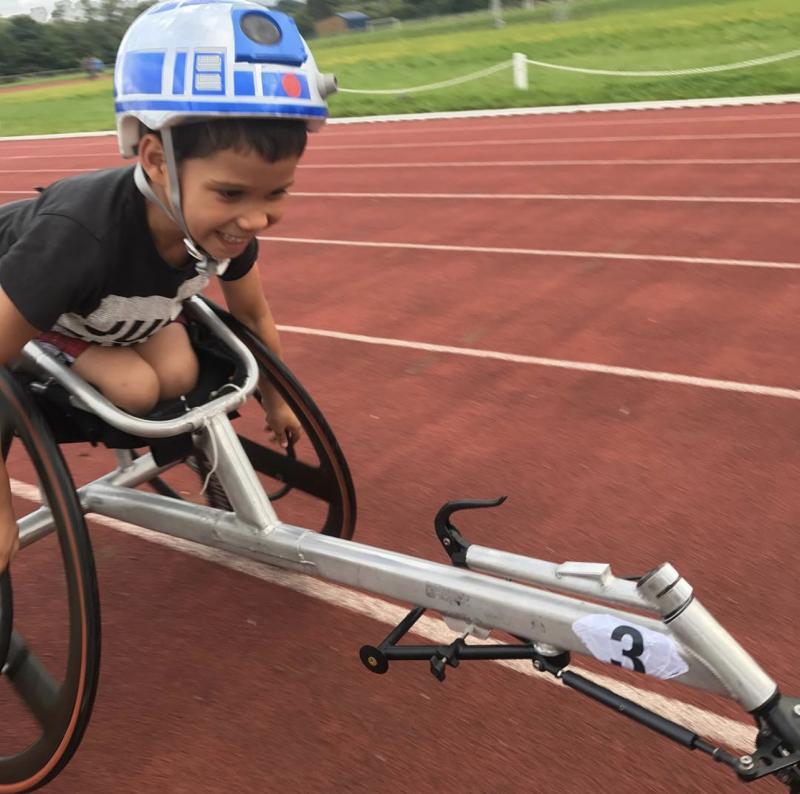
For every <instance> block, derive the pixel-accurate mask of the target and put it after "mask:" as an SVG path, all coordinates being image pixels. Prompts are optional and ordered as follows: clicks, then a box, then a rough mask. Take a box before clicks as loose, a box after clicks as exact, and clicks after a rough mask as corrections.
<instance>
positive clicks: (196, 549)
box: [11, 479, 756, 750]
mask: <svg viewBox="0 0 800 794" xmlns="http://www.w3.org/2000/svg"><path fill="white" fill-rule="evenodd" d="M11 491H12V493H13V494H15V495H16V496H18V497H20V498H21V499H28V500H29V501H32V502H37V503H38V502H39V490H38V488H36V487H34V486H32V485H29V484H28V483H24V482H21V481H19V480H15V479H11ZM89 518H90V520H91V521H93V522H96V523H98V524H102V525H103V526H106V527H109V528H110V529H114V530H117V531H120V532H124V533H126V534H128V535H133V536H135V537H137V538H141V539H142V540H146V541H149V542H150V543H157V544H159V545H161V546H166V547H167V548H170V549H172V550H174V551H180V552H182V553H184V554H189V555H191V556H193V557H197V558H199V559H201V560H205V561H206V562H211V563H214V564H216V565H221V566H222V567H224V568H228V569H230V570H232V571H236V572H238V573H243V574H246V575H247V576H252V577H253V578H255V579H260V580H262V581H264V582H267V583H269V584H272V585H277V586H279V587H285V588H287V589H289V590H293V591H294V592H296V593H299V594H301V595H303V596H306V597H309V598H316V599H318V600H320V601H323V602H325V603H326V604H329V605H331V606H335V607H338V608H340V609H346V610H348V611H350V612H355V613H356V614H359V615H363V616H364V617H367V618H370V619H371V620H375V621H378V622H379V623H385V624H386V625H388V626H396V625H397V624H398V623H399V622H400V621H401V620H402V619H403V618H404V617H405V616H406V614H407V613H408V609H407V608H404V607H399V606H396V605H394V604H391V603H389V602H387V601H384V600H383V599H381V598H377V597H375V596H368V595H364V594H362V593H357V592H355V591H354V590H350V589H348V588H346V587H342V586H341V585H337V584H331V583H329V582H325V581H323V580H320V579H313V578H311V577H310V576H305V575H303V574H299V573H294V572H293V571H285V570H282V569H280V568H273V567H271V566H268V565H262V564H259V563H256V562H253V561H251V560H247V559H244V558H242V557H237V556H236V555H235V554H230V553H228V552H225V551H220V550H218V549H211V548H208V547H205V546H200V545H199V544H196V543H191V542H189V541H186V540H181V539H179V538H171V537H169V536H167V535H163V534H161V533H160V532H154V531H152V530H149V529H144V528H142V527H137V526H134V525H133V524H128V523H125V522H124V521H118V520H117V519H114V518H108V517H106V516H97V515H94V514H90V516H89ZM412 634H415V635H417V636H419V637H423V638H424V639H425V640H427V641H428V642H432V643H434V644H436V645H445V644H449V643H451V642H452V641H453V640H454V639H455V638H456V637H457V636H460V635H458V634H455V633H454V632H452V631H450V629H448V628H447V626H446V625H445V623H444V621H442V620H439V619H434V618H428V617H423V618H422V619H421V620H419V621H418V622H417V623H416V624H415V626H414V629H413V631H412ZM355 652H356V649H355V648H354V649H353V653H355ZM495 663H496V664H499V665H501V666H502V667H507V668H509V669H511V670H515V671H516V672H518V673H522V674H524V675H527V676H529V677H531V678H535V679H536V680H538V681H546V682H548V683H550V684H554V685H556V686H559V685H560V683H559V682H558V681H556V680H555V679H554V678H553V677H552V676H550V675H548V674H547V673H538V672H536V670H534V668H533V665H531V664H528V663H525V662H523V661H495ZM570 669H572V670H574V671H575V672H579V673H581V674H583V675H586V676H587V677H589V678H591V679H592V680H594V681H596V682H597V683H598V684H600V685H602V686H607V687H608V688H609V689H613V690H614V691H616V692H618V693H619V694H620V695H623V696H624V697H627V698H629V699H631V700H635V701H636V702H637V703H639V704H640V705H642V706H645V707H646V708H649V709H652V710H653V711H657V712H658V713H660V714H662V715H664V716H665V717H668V718H669V719H672V720H675V721H676V722H680V723H682V724H684V725H686V726H687V727H688V728H689V729H690V730H692V731H695V732H696V733H698V734H700V735H702V736H704V737H705V738H707V739H711V740H713V741H715V742H724V743H725V744H726V745H728V746H729V747H731V748H733V749H736V750H750V749H752V747H753V744H754V742H755V736H756V731H755V728H752V727H750V726H749V725H746V724H745V723H742V722H739V721H737V720H732V719H729V718H728V717H722V716H720V715H719V714H715V713H714V712H711V711H707V710H705V709H702V708H699V707H697V706H693V705H691V704H689V703H684V702H683V701H681V700H674V699H672V698H667V697H664V696H663V695H658V694H656V693H654V692H649V691H647V690H645V689H639V688H638V687H634V686H632V685H630V684H626V683H624V682H620V681H618V680H617V679H614V678H610V677H608V676H604V675H599V674H597V673H594V672H590V671H588V670H582V669H581V668H579V667H576V666H575V665H571V666H570Z"/></svg>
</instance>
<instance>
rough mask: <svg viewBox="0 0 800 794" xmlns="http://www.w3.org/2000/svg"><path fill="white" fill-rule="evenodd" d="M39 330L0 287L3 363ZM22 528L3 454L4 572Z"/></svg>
mask: <svg viewBox="0 0 800 794" xmlns="http://www.w3.org/2000/svg"><path fill="white" fill-rule="evenodd" d="M37 333H38V330H37V329H36V328H34V326H32V325H31V324H30V323H29V322H28V321H27V320H26V319H25V318H24V317H23V316H22V315H21V314H20V313H19V310H18V309H17V307H16V306H15V305H14V304H13V303H12V302H11V299H10V298H9V297H8V295H6V293H5V292H4V291H3V289H2V288H0V365H4V364H7V363H8V362H9V361H11V359H13V358H14V357H15V356H16V355H17V354H18V353H19V351H20V350H22V348H23V346H24V345H25V343H26V342H28V341H30V340H31V339H33V337H34V336H36V334H37ZM18 536H19V531H18V529H17V522H16V519H15V517H14V511H13V508H12V504H11V488H10V485H9V482H8V473H7V472H6V467H5V463H4V461H3V458H2V456H0V571H3V570H5V568H6V566H7V565H8V563H9V562H10V560H11V557H13V556H14V554H15V553H16V551H17V548H18V547H19V537H18Z"/></svg>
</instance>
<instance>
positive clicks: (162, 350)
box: [132, 322, 199, 400]
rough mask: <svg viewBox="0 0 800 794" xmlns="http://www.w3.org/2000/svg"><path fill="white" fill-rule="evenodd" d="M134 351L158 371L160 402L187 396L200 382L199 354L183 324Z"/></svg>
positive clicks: (174, 324) (165, 329) (164, 330)
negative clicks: (183, 395)
mask: <svg viewBox="0 0 800 794" xmlns="http://www.w3.org/2000/svg"><path fill="white" fill-rule="evenodd" d="M132 349H133V350H135V351H136V352H137V353H138V354H139V355H140V356H141V357H142V358H143V359H144V360H145V362H147V364H148V365H149V366H150V367H151V368H152V369H153V370H154V371H155V373H156V376H157V378H158V382H159V397H158V399H159V400H170V399H173V398H174V397H179V396H180V395H181V394H186V393H187V392H189V391H191V390H192V389H193V388H194V385H195V383H197V375H198V372H199V365H198V363H197V355H196V354H195V352H194V350H193V349H192V345H191V342H190V341H189V334H188V333H187V332H186V326H185V325H184V324H183V323H180V322H174V323H170V324H169V325H167V326H166V327H164V328H162V329H161V330H160V331H158V333H155V334H153V335H152V336H151V337H150V338H149V339H148V340H147V341H145V342H142V343H141V344H138V345H134V346H133V348H132Z"/></svg>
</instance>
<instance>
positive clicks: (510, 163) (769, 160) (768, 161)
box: [0, 157, 800, 174]
mask: <svg viewBox="0 0 800 794" xmlns="http://www.w3.org/2000/svg"><path fill="white" fill-rule="evenodd" d="M36 159H41V158H39V157H37V158H36ZM0 162H2V158H0ZM596 165H609V166H622V167H626V166H662V165H666V166H670V165H800V157H759V158H752V157H750V158H728V159H722V160H720V159H717V160H708V159H694V160H663V159H658V160H475V161H466V160H461V161H453V160H450V161H445V162H441V163H436V162H413V163H301V164H300V168H301V169H302V170H306V169H308V170H331V169H337V168H342V169H358V170H363V169H364V168H381V169H382V168H396V169H403V168H426V169H431V168H503V167H509V168H519V167H528V168H553V167H554V168H560V167H562V166H570V167H584V168H585V167H588V166H596ZM86 170H87V169H85V168H5V169H0V174H79V173H82V172H83V171H86Z"/></svg>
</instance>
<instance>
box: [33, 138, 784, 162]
mask: <svg viewBox="0 0 800 794" xmlns="http://www.w3.org/2000/svg"><path fill="white" fill-rule="evenodd" d="M767 139H770V140H778V139H794V140H800V133H798V132H765V133H758V132H742V133H732V134H730V135H609V136H605V137H592V136H590V137H581V138H567V137H560V138H494V139H492V140H472V141H419V142H417V143H337V144H333V145H330V146H328V145H327V144H324V143H323V144H316V143H315V144H314V146H313V149H309V151H315V152H318V151H322V150H325V151H334V150H335V151H339V150H344V149H359V150H363V149H420V148H425V149H429V148H453V147H458V146H469V147H470V148H476V147H486V146H519V145H532V146H533V145H535V146H539V145H542V144H547V145H548V146H556V145H564V144H569V145H570V146H572V145H575V144H586V143H651V142H655V141H657V142H667V141H751V140H759V141H761V140H767ZM46 156H49V155H46ZM53 156H60V155H53Z"/></svg>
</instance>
